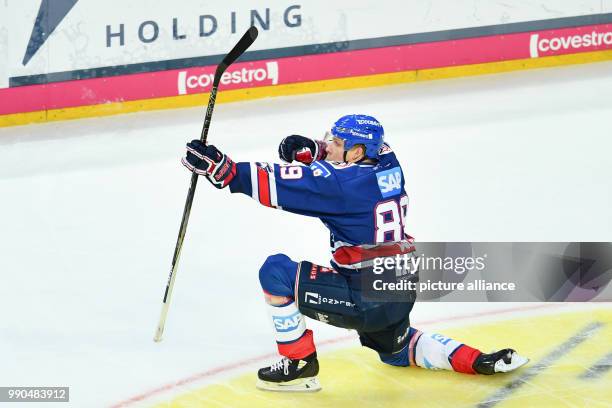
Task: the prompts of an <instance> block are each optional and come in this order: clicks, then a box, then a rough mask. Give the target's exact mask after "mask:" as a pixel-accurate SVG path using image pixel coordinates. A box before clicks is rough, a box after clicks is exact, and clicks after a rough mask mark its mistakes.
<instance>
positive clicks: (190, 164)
mask: <svg viewBox="0 0 612 408" xmlns="http://www.w3.org/2000/svg"><path fill="white" fill-rule="evenodd" d="M181 162H182V163H183V166H185V167H187V168H188V169H189V170H190V171H192V172H194V173H196V174H199V175H201V176H206V178H207V179H208V181H210V182H211V183H212V184H213V185H214V186H215V187H217V188H223V187H225V186H227V185H228V184H229V183H230V182H231V181H232V179H233V178H234V176H236V163H234V162H233V161H232V159H230V158H229V157H228V156H227V155H225V154H223V153H221V152H220V151H219V150H217V148H216V147H215V146H213V145H205V144H204V143H202V142H201V141H200V140H193V141H191V142H190V143H187V155H186V156H185V157H183V158H182V159H181Z"/></svg>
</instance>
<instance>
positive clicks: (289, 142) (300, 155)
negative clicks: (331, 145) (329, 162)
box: [278, 135, 327, 164]
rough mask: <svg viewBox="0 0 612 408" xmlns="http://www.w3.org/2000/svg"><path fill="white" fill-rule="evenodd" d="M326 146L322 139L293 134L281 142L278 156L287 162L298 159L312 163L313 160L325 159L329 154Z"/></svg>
mask: <svg viewBox="0 0 612 408" xmlns="http://www.w3.org/2000/svg"><path fill="white" fill-rule="evenodd" d="M325 147H326V144H325V142H323V141H321V140H312V139H309V138H307V137H304V136H298V135H291V136H287V137H286V138H284V139H283V140H282V141H281V142H280V145H279V146H278V156H279V157H280V158H281V159H282V160H284V161H286V162H287V163H291V162H292V161H294V160H297V161H299V162H300V163H304V164H310V163H312V162H313V161H316V160H323V159H325V156H327V152H326V151H325Z"/></svg>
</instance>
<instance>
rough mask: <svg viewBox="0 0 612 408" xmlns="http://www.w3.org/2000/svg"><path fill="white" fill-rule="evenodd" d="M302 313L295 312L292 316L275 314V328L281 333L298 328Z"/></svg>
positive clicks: (273, 319) (273, 318)
mask: <svg viewBox="0 0 612 408" xmlns="http://www.w3.org/2000/svg"><path fill="white" fill-rule="evenodd" d="M301 319H302V315H301V314H300V312H299V311H298V312H295V313H294V314H292V315H291V316H273V317H272V321H273V322H274V328H275V329H276V331H277V332H279V333H285V332H288V331H291V330H294V329H296V328H297V327H298V326H299V325H300V320H301Z"/></svg>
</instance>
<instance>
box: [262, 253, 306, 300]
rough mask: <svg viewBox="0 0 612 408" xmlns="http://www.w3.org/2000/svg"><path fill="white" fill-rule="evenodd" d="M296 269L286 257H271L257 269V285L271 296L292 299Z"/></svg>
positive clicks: (296, 266) (294, 263) (279, 255)
mask: <svg viewBox="0 0 612 408" xmlns="http://www.w3.org/2000/svg"><path fill="white" fill-rule="evenodd" d="M297 268H298V264H297V262H293V261H292V260H291V258H289V257H288V256H287V255H284V254H276V255H271V256H269V257H268V258H267V259H266V261H265V262H264V264H263V265H262V266H261V268H260V269H259V283H260V284H261V287H262V289H263V290H264V291H265V292H267V293H269V294H271V295H274V296H291V297H293V296H294V293H293V292H294V288H295V279H296V274H297Z"/></svg>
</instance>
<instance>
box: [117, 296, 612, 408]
mask: <svg viewBox="0 0 612 408" xmlns="http://www.w3.org/2000/svg"><path fill="white" fill-rule="evenodd" d="M443 334H444V335H448V336H450V337H453V338H455V339H457V340H459V341H462V342H465V343H468V344H471V345H474V346H477V347H479V348H480V349H482V350H484V351H489V350H493V349H499V348H503V347H508V346H511V347H513V348H515V349H517V350H519V351H520V352H521V353H522V354H524V355H526V356H527V357H529V358H530V359H531V361H530V363H529V364H528V365H527V366H525V367H523V368H521V369H520V370H517V371H516V372H512V373H507V374H498V375H495V376H472V375H466V374H458V373H453V372H448V371H434V370H426V369H422V368H418V367H416V368H415V367H409V368H405V367H392V366H388V365H385V364H383V363H381V362H380V361H379V360H378V357H377V355H376V353H374V352H373V351H371V350H368V349H366V348H355V347H349V348H344V349H339V350H336V351H331V352H327V353H320V364H321V372H320V374H319V379H320V382H321V385H322V387H323V390H322V391H321V392H318V393H313V394H295V393H294V394H291V393H274V392H265V391H260V390H257V389H255V385H254V384H255V380H256V378H255V377H256V374H255V372H251V373H248V374H243V375H240V376H238V377H235V378H230V379H221V380H218V381H216V382H214V383H213V384H210V385H207V386H204V387H201V388H196V389H191V390H189V391H183V392H178V393H174V394H175V395H172V396H168V397H166V398H164V399H161V400H160V399H159V398H157V399H156V400H157V401H155V402H152V401H150V402H147V400H146V399H144V400H139V401H135V400H134V401H126V402H124V403H119V404H117V405H116V407H119V406H131V405H134V404H136V403H138V404H137V406H155V407H158V408H161V407H172V408H188V407H198V406H232V407H253V406H257V407H259V406H261V407H269V406H278V405H281V406H282V405H288V406H291V407H296V408H298V407H312V406H318V407H335V408H337V407H344V406H347V407H348V406H351V407H353V406H370V405H372V406H379V407H400V406H407V405H410V406H415V407H421V406H436V407H468V406H469V407H474V406H479V407H493V406H495V407H525V406H608V405H606V404H609V403H610V401H612V388H611V387H610V384H611V382H612V369H610V368H611V367H610V364H612V361H611V358H612V310H610V309H604V308H602V309H595V310H592V311H582V312H568V313H561V314H548V315H543V316H536V317H521V318H513V319H510V320H500V321H496V322H493V323H485V324H468V325H466V326H464V327H456V328H452V329H447V330H443ZM177 390H180V388H179V387H177V389H174V391H177ZM171 394H172V393H171ZM152 399H154V398H152ZM154 400H155V399H154Z"/></svg>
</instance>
